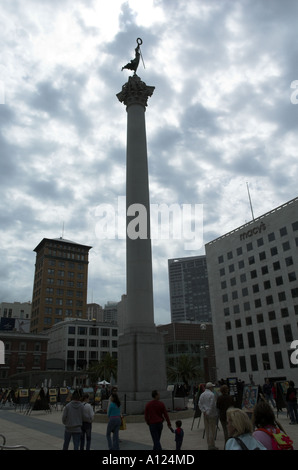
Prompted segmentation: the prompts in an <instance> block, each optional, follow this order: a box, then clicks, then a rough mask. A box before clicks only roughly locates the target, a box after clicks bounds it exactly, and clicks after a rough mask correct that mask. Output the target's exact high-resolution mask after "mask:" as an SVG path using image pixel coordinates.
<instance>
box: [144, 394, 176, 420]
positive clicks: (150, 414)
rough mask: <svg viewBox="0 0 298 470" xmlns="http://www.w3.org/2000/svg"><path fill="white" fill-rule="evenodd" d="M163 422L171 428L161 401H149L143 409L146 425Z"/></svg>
mask: <svg viewBox="0 0 298 470" xmlns="http://www.w3.org/2000/svg"><path fill="white" fill-rule="evenodd" d="M164 420H166V422H167V423H168V425H169V426H171V421H170V418H169V415H168V413H167V410H166V407H165V405H164V403H163V402H162V401H159V400H151V401H149V403H147V405H146V407H145V421H146V423H147V424H155V423H162V422H163V421H164Z"/></svg>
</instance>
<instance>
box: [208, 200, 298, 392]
mask: <svg viewBox="0 0 298 470" xmlns="http://www.w3.org/2000/svg"><path fill="white" fill-rule="evenodd" d="M206 257H207V266H208V278H209V289H210V299H211V309H212V319H213V327H214V338H215V351H216V362H217V367H218V374H219V376H220V377H224V378H225V377H231V376H232V377H235V376H236V377H238V378H240V379H241V380H244V381H245V382H249V381H250V379H253V380H254V381H255V382H256V383H260V384H262V383H263V382H264V379H265V378H266V377H268V378H272V379H278V378H283V379H284V378H287V379H288V380H290V379H293V380H294V382H295V383H298V369H297V365H294V364H292V362H291V359H290V358H291V354H292V352H293V349H291V342H292V341H293V340H295V339H298V328H297V322H298V198H295V199H293V200H291V201H289V202H287V203H286V204H283V205H282V206H280V207H277V208H276V209H274V210H272V211H270V212H268V213H266V214H264V215H262V216H261V217H258V218H256V219H254V220H252V221H251V222H249V223H247V224H245V225H243V226H241V227H238V228H237V229H235V230H233V231H231V232H229V233H227V234H225V235H223V236H221V237H219V238H217V239H215V240H213V241H211V242H210V243H207V244H206Z"/></svg>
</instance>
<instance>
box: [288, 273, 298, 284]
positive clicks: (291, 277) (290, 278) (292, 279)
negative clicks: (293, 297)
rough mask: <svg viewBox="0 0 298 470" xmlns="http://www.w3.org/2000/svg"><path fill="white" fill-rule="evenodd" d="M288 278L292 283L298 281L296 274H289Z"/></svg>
mask: <svg viewBox="0 0 298 470" xmlns="http://www.w3.org/2000/svg"><path fill="white" fill-rule="evenodd" d="M288 278H289V281H290V282H293V281H296V279H297V278H296V273H295V272H292V273H289V274H288Z"/></svg>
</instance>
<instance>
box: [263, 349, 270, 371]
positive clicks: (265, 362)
mask: <svg viewBox="0 0 298 470" xmlns="http://www.w3.org/2000/svg"><path fill="white" fill-rule="evenodd" d="M262 361H263V368H264V370H269V369H270V361H269V354H268V353H264V354H262Z"/></svg>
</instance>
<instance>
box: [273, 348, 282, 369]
mask: <svg viewBox="0 0 298 470" xmlns="http://www.w3.org/2000/svg"><path fill="white" fill-rule="evenodd" d="M274 356H275V364H276V368H277V369H283V367H284V364H283V360H282V354H281V351H276V352H275V353H274Z"/></svg>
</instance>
